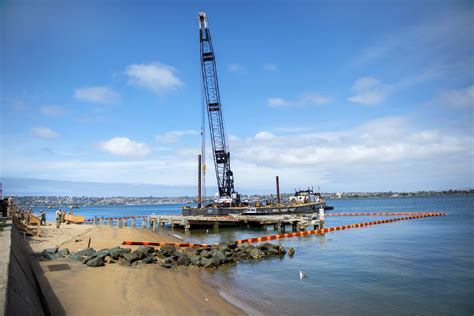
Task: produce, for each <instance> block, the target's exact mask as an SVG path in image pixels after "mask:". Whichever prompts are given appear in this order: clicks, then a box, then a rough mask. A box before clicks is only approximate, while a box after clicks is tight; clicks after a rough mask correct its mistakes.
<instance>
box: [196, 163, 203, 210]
mask: <svg viewBox="0 0 474 316" xmlns="http://www.w3.org/2000/svg"><path fill="white" fill-rule="evenodd" d="M201 173H202V172H201V155H198V205H197V207H198V208H201Z"/></svg>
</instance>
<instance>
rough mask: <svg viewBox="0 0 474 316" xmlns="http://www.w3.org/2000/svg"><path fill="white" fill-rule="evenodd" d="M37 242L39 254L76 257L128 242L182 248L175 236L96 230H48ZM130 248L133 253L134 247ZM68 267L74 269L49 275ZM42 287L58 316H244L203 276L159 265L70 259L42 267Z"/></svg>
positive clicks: (34, 246) (86, 227)
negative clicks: (54, 251)
mask: <svg viewBox="0 0 474 316" xmlns="http://www.w3.org/2000/svg"><path fill="white" fill-rule="evenodd" d="M42 235H43V237H39V238H38V237H33V238H32V239H31V240H30V246H31V248H32V249H33V251H34V252H40V251H42V250H43V249H45V248H49V247H54V246H59V247H60V248H68V249H69V250H70V251H75V250H77V249H79V248H85V247H87V243H88V241H89V238H91V247H93V248H95V249H96V250H100V249H102V248H110V247H115V246H120V244H121V242H122V241H123V240H148V241H150V240H154V241H169V242H179V240H178V239H176V238H174V237H173V236H169V235H167V234H164V233H157V232H154V231H150V230H147V229H141V228H120V229H119V228H116V227H108V226H92V225H61V228H60V229H56V227H54V226H46V227H44V228H43V229H42ZM131 248H134V247H133V246H131ZM57 264H67V265H68V266H69V267H70V269H67V270H60V271H50V266H53V265H57ZM38 270H39V271H38V273H39V274H40V277H39V278H38V279H39V283H40V286H41V287H42V288H43V290H44V293H45V297H46V301H47V302H48V306H49V308H50V310H51V313H52V314H53V315H64V314H67V315H151V314H154V315H245V314H246V313H245V312H244V310H243V309H240V308H238V307H237V306H235V305H232V304H230V303H229V302H228V301H226V300H225V299H224V298H222V297H221V296H220V295H219V288H218V287H216V286H215V285H211V284H209V283H207V282H206V281H205V279H204V278H203V275H204V274H205V273H204V271H202V270H199V269H197V268H189V267H182V268H180V269H178V270H174V271H170V270H166V269H164V268H161V267H160V266H158V265H153V264H151V265H146V266H141V267H125V266H119V265H117V264H109V265H107V266H106V267H99V268H91V267H87V266H85V265H83V264H81V263H80V262H76V261H73V260H69V259H57V260H41V261H39V267H38Z"/></svg>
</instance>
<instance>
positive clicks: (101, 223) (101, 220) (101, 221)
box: [100, 217, 104, 226]
mask: <svg viewBox="0 0 474 316" xmlns="http://www.w3.org/2000/svg"><path fill="white" fill-rule="evenodd" d="M100 225H101V226H102V225H104V218H103V217H101V218H100Z"/></svg>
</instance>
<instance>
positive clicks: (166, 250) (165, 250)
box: [160, 245, 176, 257]
mask: <svg viewBox="0 0 474 316" xmlns="http://www.w3.org/2000/svg"><path fill="white" fill-rule="evenodd" d="M175 250H176V248H175V247H174V246H172V245H164V246H163V247H161V248H160V253H161V254H163V255H164V256H165V257H169V256H171V255H172V254H173V252H175Z"/></svg>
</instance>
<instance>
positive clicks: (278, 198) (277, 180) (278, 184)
mask: <svg viewBox="0 0 474 316" xmlns="http://www.w3.org/2000/svg"><path fill="white" fill-rule="evenodd" d="M276 189H277V204H280V178H279V177H278V176H276Z"/></svg>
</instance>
